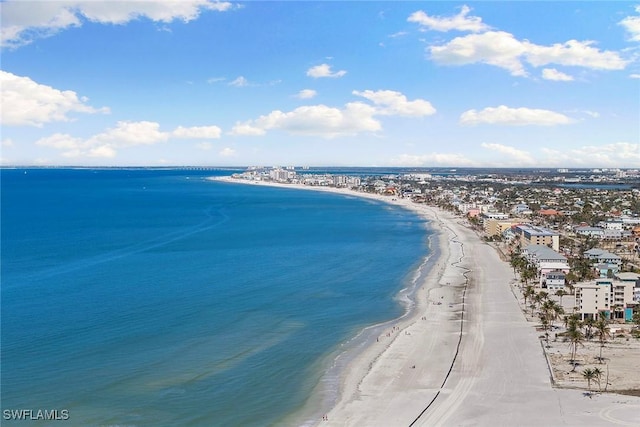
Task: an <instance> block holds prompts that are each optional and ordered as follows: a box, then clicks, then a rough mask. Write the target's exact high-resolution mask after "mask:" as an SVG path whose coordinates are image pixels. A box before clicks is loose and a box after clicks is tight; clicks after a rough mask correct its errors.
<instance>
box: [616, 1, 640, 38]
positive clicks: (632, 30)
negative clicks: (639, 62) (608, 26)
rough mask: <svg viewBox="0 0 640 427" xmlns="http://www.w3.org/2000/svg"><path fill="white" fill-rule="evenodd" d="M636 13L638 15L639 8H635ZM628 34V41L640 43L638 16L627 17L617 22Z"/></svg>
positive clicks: (639, 20)
mask: <svg viewBox="0 0 640 427" xmlns="http://www.w3.org/2000/svg"><path fill="white" fill-rule="evenodd" d="M635 10H636V12H638V13H640V6H636V7H635ZM619 24H620V25H622V26H623V27H624V28H625V30H627V32H628V33H629V40H632V41H636V42H638V41H640V16H628V17H626V18H624V19H623V20H622V21H620V22H619Z"/></svg>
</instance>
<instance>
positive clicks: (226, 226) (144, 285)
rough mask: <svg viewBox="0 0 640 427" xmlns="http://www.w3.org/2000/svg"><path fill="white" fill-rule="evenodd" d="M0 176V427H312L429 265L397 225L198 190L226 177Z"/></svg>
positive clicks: (343, 201) (402, 216)
mask: <svg viewBox="0 0 640 427" xmlns="http://www.w3.org/2000/svg"><path fill="white" fill-rule="evenodd" d="M0 173H1V176H0V182H1V196H2V200H1V233H2V234H1V271H0V273H1V275H0V279H1V288H0V289H1V295H0V296H1V308H2V312H1V316H2V317H1V320H2V323H1V327H2V330H1V344H2V347H1V352H2V353H1V356H2V359H1V360H2V370H1V384H2V390H1V391H2V410H3V411H2V414H3V415H2V416H3V420H2V425H20V426H26V425H38V426H42V425H61V421H50V422H46V421H44V422H43V421H37V422H36V421H34V422H33V423H30V422H29V421H24V420H22V421H10V420H9V419H8V418H12V417H13V418H15V414H13V415H11V416H9V413H7V411H11V410H14V411H15V410H28V411H32V412H23V413H22V414H23V415H24V416H25V417H26V416H29V417H31V418H33V417H37V414H38V412H37V411H38V410H47V411H53V410H55V411H58V412H56V413H55V414H56V415H59V416H60V415H63V416H64V415H65V412H62V411H67V412H66V414H67V415H66V416H67V417H68V420H67V421H65V422H64V425H73V426H116V425H118V426H125V425H126V426H265V425H284V424H286V423H287V422H286V421H285V420H290V419H291V418H288V417H290V415H291V414H292V413H296V412H298V411H300V410H301V408H303V407H304V406H305V404H306V403H307V407H309V406H311V407H312V410H310V411H309V412H308V413H307V414H303V415H305V416H307V417H309V418H310V419H314V418H315V417H317V419H320V417H321V414H322V413H323V412H322V411H323V410H327V409H328V408H327V407H326V406H327V405H328V404H330V402H331V401H332V399H335V397H336V394H335V393H336V387H337V385H336V381H333V382H332V381H327V378H328V373H329V372H333V375H336V374H335V360H336V357H338V356H339V355H340V354H342V353H343V352H344V351H345V350H349V349H352V351H353V349H354V348H357V347H358V346H361V345H363V344H364V343H365V341H366V340H370V339H371V338H372V336H371V334H369V336H367V334H361V333H360V332H361V331H363V329H364V328H367V327H371V326H372V325H381V324H384V323H385V322H392V321H393V320H394V319H396V318H398V317H399V316H401V315H402V314H403V313H404V312H406V310H407V304H408V303H407V300H408V298H407V296H409V297H410V296H411V287H412V284H413V283H414V282H415V280H416V270H417V269H418V268H419V267H420V266H424V260H425V258H426V257H427V255H428V252H429V249H428V241H427V236H428V235H429V232H428V229H427V224H426V223H425V221H424V220H422V219H421V218H419V217H417V216H416V215H415V214H414V213H412V212H409V211H406V210H403V209H401V208H399V207H395V206H391V205H387V204H384V203H379V202H376V201H372V200H366V199H362V198H357V197H345V196H340V195H335V194H327V193H322V192H313V191H301V190H295V189H280V188H272V187H263V186H260V187H257V186H251V185H243V184H228V183H222V182H214V181H210V180H207V179H206V177H209V176H214V175H229V174H230V171H222V170H218V171H212V170H185V169H157V170H154V169H144V168H140V169H135V168H130V169H46V168H42V169H40V168H31V169H2V170H1V171H0ZM403 289H404V294H402V293H400V292H401V291H402V290H403ZM399 295H404V296H403V297H399ZM354 337H356V338H354ZM332 369H333V371H332ZM334 380H335V378H334ZM322 384H325V386H322ZM319 395H321V397H318V396H319ZM310 399H315V400H314V401H317V402H318V403H317V405H315V406H314V405H308V402H309V401H310ZM49 415H51V413H49Z"/></svg>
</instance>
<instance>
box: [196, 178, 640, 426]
mask: <svg viewBox="0 0 640 427" xmlns="http://www.w3.org/2000/svg"><path fill="white" fill-rule="evenodd" d="M208 179H211V180H214V181H223V182H230V183H236V184H245V185H246V184H248V185H265V186H271V187H282V188H292V189H293V188H297V189H305V190H310V191H325V192H331V193H335V194H342V195H346V196H350V197H362V198H370V199H375V200H378V201H381V202H384V203H389V204H393V205H397V206H401V207H404V208H406V209H409V210H411V211H413V212H414V213H416V214H417V215H419V216H420V217H422V218H424V219H426V220H427V221H428V224H429V228H430V229H431V230H433V234H432V235H431V236H430V238H429V240H430V246H431V247H436V246H437V247H438V248H439V249H440V250H439V251H438V253H437V254H435V253H434V259H432V260H431V262H432V263H433V264H432V266H433V267H435V268H433V267H432V268H431V269H429V271H427V272H426V274H423V275H422V277H421V278H419V279H420V281H421V282H420V283H416V286H417V290H416V292H415V293H414V296H415V298H414V301H415V303H414V306H413V307H411V308H410V311H409V312H408V313H405V314H404V315H403V316H401V317H400V318H398V319H395V320H394V321H392V323H391V324H392V325H393V326H392V327H391V328H392V329H391V330H387V331H385V332H386V333H385V334H383V336H380V337H378V340H377V342H371V343H370V344H369V345H366V346H365V348H364V349H362V350H360V351H359V352H358V354H356V355H355V356H354V357H353V358H352V359H351V360H349V361H348V364H347V365H348V366H347V368H345V370H344V375H343V376H342V378H340V390H339V393H338V398H337V401H336V402H335V404H334V405H333V406H332V408H331V409H330V410H329V411H328V412H327V413H326V417H325V416H324V415H322V414H321V413H320V415H318V416H317V417H316V418H315V420H314V419H311V420H309V415H310V414H314V413H315V414H317V413H318V412H317V409H316V411H315V412H314V411H313V409H314V407H313V405H314V404H318V400H315V399H316V398H317V396H316V392H317V391H318V387H316V389H314V391H313V395H312V398H311V399H310V400H309V402H308V403H307V404H306V405H305V406H304V407H303V408H302V409H301V411H298V412H296V413H295V414H292V415H291V416H289V417H287V418H286V419H285V421H286V425H321V426H324V425H331V426H333V425H335V426H360V425H368V426H377V425H379V426H394V425H416V426H418V425H424V426H427V425H428V426H431V425H469V423H470V422H471V421H473V422H472V424H474V425H495V424H501V425H557V424H564V425H580V424H581V425H611V424H612V423H614V424H619V425H620V424H621V425H633V424H630V423H632V422H633V421H634V420H635V418H634V414H636V412H635V411H637V410H638V408H640V398H638V397H632V396H620V395H609V394H606V395H605V394H603V395H598V396H596V397H597V398H596V399H593V400H592V399H591V398H588V399H586V398H585V397H584V395H583V393H582V392H583V390H568V389H559V388H554V387H552V385H551V382H550V379H549V370H548V367H547V362H546V357H545V356H544V352H543V351H541V349H540V344H539V339H538V338H537V334H536V332H535V329H534V328H532V327H531V325H530V324H529V323H528V322H527V320H526V318H525V317H524V315H523V313H522V312H521V311H520V308H519V303H518V300H517V298H516V297H515V295H514V294H513V293H512V290H511V284H512V280H513V278H512V274H511V271H510V267H509V266H508V265H507V263H505V262H503V261H502V260H500V258H499V257H498V254H497V251H496V250H495V248H493V247H491V246H489V245H487V244H485V243H484V242H482V241H481V240H480V239H479V238H478V236H477V235H476V234H475V233H474V232H472V231H471V230H470V229H469V228H468V227H466V226H465V225H463V224H461V223H460V221H461V219H460V218H458V217H456V216H454V215H451V214H449V213H447V212H443V211H440V210H438V209H437V208H434V207H430V206H427V205H423V204H415V203H413V202H411V201H410V200H407V199H401V198H396V197H393V198H391V197H390V196H382V195H376V194H369V193H360V192H356V191H352V190H348V189H338V188H334V187H310V186H305V185H300V184H282V183H273V182H263V181H259V182H256V181H246V180H241V179H234V178H231V177H214V178H208ZM428 263H429V260H427V261H425V263H423V265H421V268H422V267H423V266H424V265H426V264H428ZM438 303H440V304H438ZM496 315H498V317H497V318H496ZM387 329H389V328H387ZM362 332H364V330H363V331H361V333H362ZM358 350H359V349H358ZM323 378H324V377H323ZM321 382H322V381H321ZM525 403H526V405H524V404H525ZM565 406H566V407H565ZM305 414H306V415H307V417H306V418H305V419H304V420H305V422H304V423H302V424H300V423H301V422H302V420H303V418H301V416H304V415H305Z"/></svg>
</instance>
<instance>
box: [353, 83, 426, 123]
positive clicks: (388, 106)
mask: <svg viewBox="0 0 640 427" xmlns="http://www.w3.org/2000/svg"><path fill="white" fill-rule="evenodd" d="M352 93H353V94H354V95H357V96H361V97H363V98H366V99H368V100H369V101H372V102H373V103H374V104H375V105H376V106H378V109H377V111H376V114H381V115H394V116H395V115H400V116H413V117H421V116H430V115H432V114H435V112H436V109H435V108H433V106H432V105H431V103H430V102H429V101H425V100H424V99H416V100H414V101H407V97H406V96H404V95H403V94H402V93H400V92H395V91H392V90H379V91H372V90H365V91H362V92H359V91H357V90H354V91H353V92H352Z"/></svg>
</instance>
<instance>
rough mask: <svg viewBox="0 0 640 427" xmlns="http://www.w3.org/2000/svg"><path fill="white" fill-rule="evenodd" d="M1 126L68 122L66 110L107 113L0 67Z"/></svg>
mask: <svg viewBox="0 0 640 427" xmlns="http://www.w3.org/2000/svg"><path fill="white" fill-rule="evenodd" d="M0 100H1V101H2V114H1V122H2V125H8V126H37V127H41V126H42V125H43V124H44V123H49V122H56V121H69V120H71V119H70V118H69V117H68V114H69V113H74V112H75V113H87V114H95V113H108V112H109V109H108V108H106V107H103V108H94V107H91V106H90V105H87V101H88V98H86V97H78V95H77V94H76V93H75V92H73V91H71V90H58V89H55V88H52V87H51V86H47V85H43V84H39V83H36V82H34V81H33V80H31V79H30V78H29V77H21V76H16V75H15V74H12V73H9V72H7V71H2V70H0Z"/></svg>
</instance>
